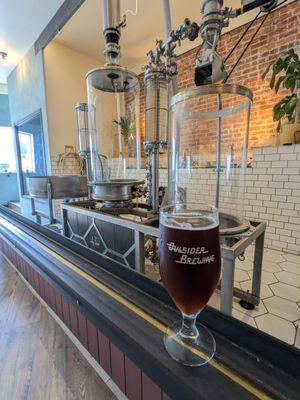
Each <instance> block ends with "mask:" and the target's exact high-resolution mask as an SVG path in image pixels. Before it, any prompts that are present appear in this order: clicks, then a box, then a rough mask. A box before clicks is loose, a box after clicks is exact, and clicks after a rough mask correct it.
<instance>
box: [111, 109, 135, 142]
mask: <svg viewBox="0 0 300 400" xmlns="http://www.w3.org/2000/svg"><path fill="white" fill-rule="evenodd" d="M114 123H115V124H117V125H119V126H120V128H121V135H122V136H123V139H124V143H125V145H126V146H127V145H128V140H129V133H130V125H131V123H130V119H129V117H126V116H124V117H120V121H117V120H116V119H115V120H114Z"/></svg>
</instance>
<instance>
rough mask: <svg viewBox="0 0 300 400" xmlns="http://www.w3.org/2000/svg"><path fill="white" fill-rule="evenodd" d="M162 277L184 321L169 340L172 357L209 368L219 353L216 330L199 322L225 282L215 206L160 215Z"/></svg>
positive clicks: (169, 209) (181, 207) (171, 209)
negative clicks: (213, 358) (220, 282)
mask: <svg viewBox="0 0 300 400" xmlns="http://www.w3.org/2000/svg"><path fill="white" fill-rule="evenodd" d="M159 266H160V274H161V278H162V281H163V284H164V285H165V287H166V289H167V291H168V293H169V295H170V296H171V298H172V299H173V301H174V303H175V304H176V306H177V307H178V309H179V310H180V311H181V313H182V321H177V322H175V323H174V324H173V325H172V326H170V327H169V328H168V330H167V332H166V334H165V336H164V344H165V347H166V350H167V351H168V353H169V354H170V356H171V357H172V358H174V359H175V360H176V361H178V362H180V363H181V364H184V365H188V366H200V365H203V364H206V363H207V362H208V361H209V360H210V359H211V358H212V357H213V356H214V354H215V350H216V343H215V339H214V337H213V336H212V334H211V333H210V331H209V330H208V329H207V328H206V327H205V326H203V325H202V324H200V323H198V322H196V319H197V316H198V315H199V313H200V312H201V310H203V308H204V307H205V305H206V304H207V302H208V300H209V299H210V297H211V295H212V294H213V292H214V290H215V289H216V286H217V284H218V282H219V279H220V272H221V254H220V239H219V219H218V213H217V210H216V208H215V207H213V206H205V207H202V206H201V205H199V204H190V203H183V204H175V205H169V206H166V207H163V208H162V209H161V211H160V239H159Z"/></svg>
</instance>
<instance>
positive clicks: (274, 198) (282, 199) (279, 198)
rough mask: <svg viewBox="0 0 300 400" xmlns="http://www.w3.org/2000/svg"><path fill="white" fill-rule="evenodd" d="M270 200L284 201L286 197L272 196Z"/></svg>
mask: <svg viewBox="0 0 300 400" xmlns="http://www.w3.org/2000/svg"><path fill="white" fill-rule="evenodd" d="M271 200H273V201H286V196H278V195H274V196H272V198H271Z"/></svg>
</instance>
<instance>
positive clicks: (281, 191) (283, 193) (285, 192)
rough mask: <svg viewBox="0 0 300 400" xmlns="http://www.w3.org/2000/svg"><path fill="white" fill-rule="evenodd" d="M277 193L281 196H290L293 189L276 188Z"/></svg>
mask: <svg viewBox="0 0 300 400" xmlns="http://www.w3.org/2000/svg"><path fill="white" fill-rule="evenodd" d="M276 194H277V195H279V196H290V195H291V194H292V190H291V189H276Z"/></svg>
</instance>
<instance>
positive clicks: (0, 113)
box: [0, 93, 11, 126]
mask: <svg viewBox="0 0 300 400" xmlns="http://www.w3.org/2000/svg"><path fill="white" fill-rule="evenodd" d="M0 126H11V121H10V111H9V103H8V95H7V94H4V93H0Z"/></svg>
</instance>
